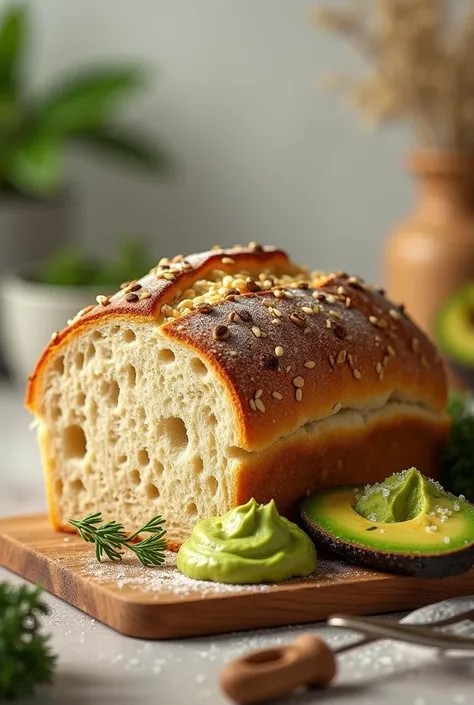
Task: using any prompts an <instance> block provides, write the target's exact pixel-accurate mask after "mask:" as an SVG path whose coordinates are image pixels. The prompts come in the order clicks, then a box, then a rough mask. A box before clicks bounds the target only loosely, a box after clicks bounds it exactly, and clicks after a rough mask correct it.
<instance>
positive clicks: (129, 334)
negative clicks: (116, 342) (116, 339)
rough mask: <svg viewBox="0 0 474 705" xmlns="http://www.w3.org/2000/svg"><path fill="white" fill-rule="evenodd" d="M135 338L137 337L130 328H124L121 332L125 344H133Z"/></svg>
mask: <svg viewBox="0 0 474 705" xmlns="http://www.w3.org/2000/svg"><path fill="white" fill-rule="evenodd" d="M136 337H137V336H136V335H135V333H134V332H133V330H132V329H131V328H126V329H125V330H124V332H123V339H124V342H125V343H133V341H134V340H135V339H136Z"/></svg>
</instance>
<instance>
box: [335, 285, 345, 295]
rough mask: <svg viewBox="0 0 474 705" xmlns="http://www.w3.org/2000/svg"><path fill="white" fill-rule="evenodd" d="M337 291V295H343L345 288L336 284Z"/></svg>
mask: <svg viewBox="0 0 474 705" xmlns="http://www.w3.org/2000/svg"><path fill="white" fill-rule="evenodd" d="M337 293H338V294H339V296H345V293H346V290H345V289H344V287H343V286H338V287H337Z"/></svg>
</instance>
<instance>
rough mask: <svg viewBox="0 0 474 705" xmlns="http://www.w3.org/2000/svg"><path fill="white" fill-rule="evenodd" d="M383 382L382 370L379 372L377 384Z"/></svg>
mask: <svg viewBox="0 0 474 705" xmlns="http://www.w3.org/2000/svg"><path fill="white" fill-rule="evenodd" d="M382 380H383V370H381V371H380V372H379V382H381V381H382Z"/></svg>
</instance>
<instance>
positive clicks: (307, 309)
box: [301, 306, 314, 316]
mask: <svg viewBox="0 0 474 705" xmlns="http://www.w3.org/2000/svg"><path fill="white" fill-rule="evenodd" d="M301 310H302V311H303V313H307V314H308V316H312V315H313V313H314V311H313V309H312V308H310V307H309V306H302V307H301Z"/></svg>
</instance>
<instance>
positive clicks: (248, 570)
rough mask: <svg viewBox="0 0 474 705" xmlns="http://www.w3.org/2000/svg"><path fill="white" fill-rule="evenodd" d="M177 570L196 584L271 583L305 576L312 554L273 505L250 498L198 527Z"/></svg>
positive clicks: (310, 546) (297, 530) (306, 540)
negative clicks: (209, 582) (196, 582)
mask: <svg viewBox="0 0 474 705" xmlns="http://www.w3.org/2000/svg"><path fill="white" fill-rule="evenodd" d="M177 566H178V569H179V570H180V571H181V572H182V573H184V575H187V576H188V577H189V578H195V579H196V580H211V581H213V582H219V583H233V584H236V585H243V584H247V583H267V582H272V583H273V582H281V581H282V580H288V579H289V578H292V577H296V576H299V577H301V576H306V575H310V573H312V572H313V571H314V570H315V569H316V549H315V547H314V544H313V542H312V541H311V539H310V538H309V537H308V536H307V535H306V534H305V533H304V531H302V530H301V529H300V528H299V527H298V526H296V524H293V523H292V522H291V521H288V519H285V518H284V517H281V516H280V515H279V514H278V510H277V508H276V504H275V502H274V501H273V500H271V502H269V503H268V504H258V502H256V501H255V500H254V499H251V500H250V501H249V502H247V504H243V505H241V506H240V507H236V508H235V509H231V510H230V511H229V512H227V514H224V516H220V517H212V518H210V519H203V520H202V521H200V522H198V523H197V524H196V525H195V526H194V528H193V531H192V534H191V536H190V537H189V539H187V540H186V541H185V542H184V543H183V545H182V546H181V548H180V549H179V552H178V557H177Z"/></svg>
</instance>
